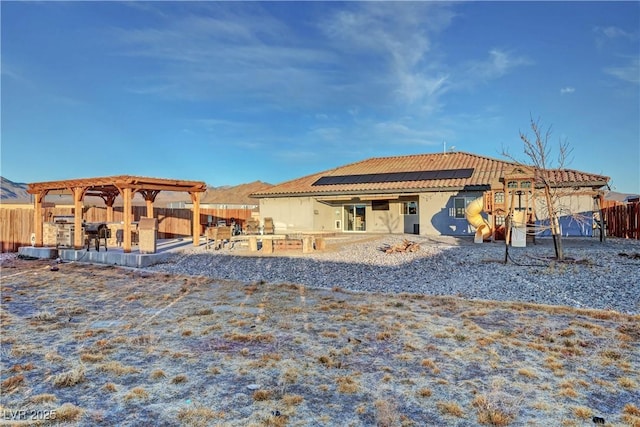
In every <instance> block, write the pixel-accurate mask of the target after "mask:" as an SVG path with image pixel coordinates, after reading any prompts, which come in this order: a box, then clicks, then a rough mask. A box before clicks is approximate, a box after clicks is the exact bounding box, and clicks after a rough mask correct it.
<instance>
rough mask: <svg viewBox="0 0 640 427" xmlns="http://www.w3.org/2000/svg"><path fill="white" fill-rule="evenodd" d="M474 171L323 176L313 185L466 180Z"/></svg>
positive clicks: (456, 170) (448, 170) (446, 170)
mask: <svg viewBox="0 0 640 427" xmlns="http://www.w3.org/2000/svg"><path fill="white" fill-rule="evenodd" d="M473 170H474V169H473V168H468V169H442V170H435V171H411V172H388V173H368V174H360V175H334V176H323V177H321V178H320V179H318V180H317V181H316V182H314V183H313V184H311V185H338V184H375V183H383V182H407V181H428V180H432V179H466V178H470V177H471V175H473Z"/></svg>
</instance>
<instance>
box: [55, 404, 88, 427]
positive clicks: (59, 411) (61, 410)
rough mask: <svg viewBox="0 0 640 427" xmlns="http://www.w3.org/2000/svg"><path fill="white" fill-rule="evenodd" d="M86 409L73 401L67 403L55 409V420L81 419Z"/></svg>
mask: <svg viewBox="0 0 640 427" xmlns="http://www.w3.org/2000/svg"><path fill="white" fill-rule="evenodd" d="M85 412H86V411H85V410H84V409H82V408H79V407H77V406H76V405H74V404H73V403H65V404H63V405H62V406H60V407H58V408H56V409H55V422H56V423H60V422H74V421H79V420H80V419H81V418H82V416H83V415H84V413H85Z"/></svg>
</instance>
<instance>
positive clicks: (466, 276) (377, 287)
mask: <svg viewBox="0 0 640 427" xmlns="http://www.w3.org/2000/svg"><path fill="white" fill-rule="evenodd" d="M404 238H406V239H410V240H411V241H415V242H417V243H419V244H420V250H419V251H417V252H408V253H395V254H386V253H384V252H382V251H380V250H379V248H381V247H383V246H385V245H394V244H396V243H398V242H401V241H402V240H403V239H404ZM563 243H564V248H565V255H566V257H567V258H568V259H570V260H569V261H568V262H564V263H557V262H554V261H553V260H551V259H550V258H551V257H552V256H553V255H554V249H553V241H552V240H551V239H537V241H536V244H531V243H529V244H528V246H527V247H526V248H510V249H509V254H510V260H509V263H508V264H506V265H505V264H504V263H503V261H504V257H505V247H504V244H502V243H484V244H480V245H477V244H474V243H473V242H472V241H470V240H469V239H456V238H450V237H434V238H429V237H424V236H414V235H406V236H389V235H384V236H368V235H367V236H365V235H360V236H346V237H334V238H329V239H327V250H326V251H318V252H315V253H313V254H305V255H303V254H301V253H296V252H292V251H288V252H285V253H283V254H282V255H279V254H276V255H264V256H252V255H251V253H250V252H248V251H246V250H244V249H241V248H238V249H235V248H232V249H222V250H218V251H213V250H205V249H204V247H199V248H193V249H189V250H186V251H184V252H182V253H180V254H177V255H176V256H175V258H174V259H173V260H171V262H169V263H165V264H160V265H156V266H154V267H152V270H155V271H164V272H170V273H174V274H188V275H196V276H208V277H213V278H221V279H230V280H239V281H243V282H254V281H264V282H269V283H282V282H287V283H296V284H304V285H305V286H311V287H321V288H334V287H339V288H343V289H348V290H352V291H364V292H393V293H402V292H406V293H418V294H425V295H455V296H460V297H463V298H473V299H487V300H497V301H520V302H530V303H538V304H550V305H566V306H571V307H575V308H598V309H606V310H616V311H619V312H621V313H628V314H638V313H640V258H638V257H636V258H634V257H633V255H634V254H640V241H636V240H623V239H613V238H610V239H608V240H607V241H606V242H605V243H600V242H599V241H598V240H597V239H591V238H570V239H569V238H565V239H563ZM639 256H640V255H639Z"/></svg>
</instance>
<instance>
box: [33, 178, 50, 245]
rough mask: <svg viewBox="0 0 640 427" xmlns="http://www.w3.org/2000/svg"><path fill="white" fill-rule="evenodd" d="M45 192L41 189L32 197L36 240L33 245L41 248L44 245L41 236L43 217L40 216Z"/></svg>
mask: <svg viewBox="0 0 640 427" xmlns="http://www.w3.org/2000/svg"><path fill="white" fill-rule="evenodd" d="M46 194H47V192H46V191H41V192H38V193H37V194H35V196H34V198H33V226H34V227H33V228H34V231H35V234H36V241H35V243H34V246H35V247H36V248H41V247H42V246H44V244H43V242H44V237H43V228H44V224H43V221H44V219H43V218H42V202H43V201H44V196H45V195H46Z"/></svg>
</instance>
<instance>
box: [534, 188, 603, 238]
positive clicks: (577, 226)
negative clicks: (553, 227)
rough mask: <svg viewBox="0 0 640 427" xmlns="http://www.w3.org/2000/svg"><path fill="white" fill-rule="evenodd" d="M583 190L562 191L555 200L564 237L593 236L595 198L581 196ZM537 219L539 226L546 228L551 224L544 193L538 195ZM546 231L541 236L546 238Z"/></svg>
mask: <svg viewBox="0 0 640 427" xmlns="http://www.w3.org/2000/svg"><path fill="white" fill-rule="evenodd" d="M580 193H581V190H570V189H566V190H562V193H558V196H557V197H554V198H553V202H554V206H555V207H556V209H557V210H558V216H559V222H560V229H561V231H562V235H564V236H592V235H593V205H594V202H593V196H591V195H589V194H580ZM535 206H536V207H535V208H536V219H537V222H538V224H540V225H543V226H546V225H548V223H549V209H548V208H547V204H546V202H545V198H544V193H542V192H540V193H537V194H536V203H535ZM549 234H550V232H548V231H545V232H542V233H541V234H540V235H542V236H546V235H549Z"/></svg>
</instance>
